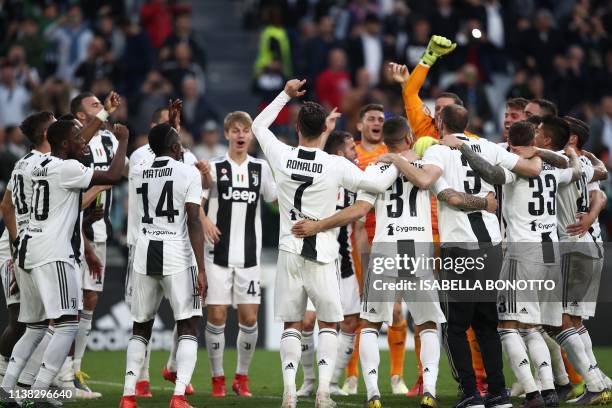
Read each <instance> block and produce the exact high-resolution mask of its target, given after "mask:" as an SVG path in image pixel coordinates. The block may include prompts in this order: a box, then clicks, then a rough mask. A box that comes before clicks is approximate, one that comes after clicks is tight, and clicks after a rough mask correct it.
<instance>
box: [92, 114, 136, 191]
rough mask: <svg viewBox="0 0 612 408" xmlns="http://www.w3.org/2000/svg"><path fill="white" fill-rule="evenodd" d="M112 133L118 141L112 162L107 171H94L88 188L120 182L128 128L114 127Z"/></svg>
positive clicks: (123, 166)
mask: <svg viewBox="0 0 612 408" xmlns="http://www.w3.org/2000/svg"><path fill="white" fill-rule="evenodd" d="M113 133H114V134H115V135H116V136H117V140H119V146H118V147H117V152H116V153H115V157H113V161H112V162H111V164H110V166H109V168H108V170H106V171H95V172H94V174H93V176H92V178H91V182H90V183H89V186H90V187H91V186H95V185H105V184H116V183H117V182H118V181H119V180H121V176H122V175H123V170H124V169H125V154H126V152H127V142H128V137H129V131H128V128H127V127H125V126H123V125H119V124H117V125H115V127H114V129H113Z"/></svg>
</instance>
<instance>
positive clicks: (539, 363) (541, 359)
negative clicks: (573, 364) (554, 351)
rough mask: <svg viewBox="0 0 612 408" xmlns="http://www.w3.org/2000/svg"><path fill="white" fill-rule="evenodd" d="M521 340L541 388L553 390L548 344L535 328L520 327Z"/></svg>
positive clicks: (553, 381)
mask: <svg viewBox="0 0 612 408" xmlns="http://www.w3.org/2000/svg"><path fill="white" fill-rule="evenodd" d="M521 334H523V340H524V341H525V345H526V346H527V350H529V356H530V357H531V361H533V364H534V365H535V367H536V373H537V375H538V377H539V379H540V384H541V389H542V390H554V389H555V380H554V377H553V370H552V363H551V358H550V352H549V351H548V346H546V342H545V341H544V338H543V337H542V334H541V333H540V332H539V331H538V330H537V329H535V328H531V329H522V330H521Z"/></svg>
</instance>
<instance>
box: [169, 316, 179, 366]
mask: <svg viewBox="0 0 612 408" xmlns="http://www.w3.org/2000/svg"><path fill="white" fill-rule="evenodd" d="M177 346H178V332H177V329H176V325H174V330H173V331H172V345H171V346H170V355H169V356H168V361H167V362H166V368H167V369H168V371H170V372H171V373H176V348H177Z"/></svg>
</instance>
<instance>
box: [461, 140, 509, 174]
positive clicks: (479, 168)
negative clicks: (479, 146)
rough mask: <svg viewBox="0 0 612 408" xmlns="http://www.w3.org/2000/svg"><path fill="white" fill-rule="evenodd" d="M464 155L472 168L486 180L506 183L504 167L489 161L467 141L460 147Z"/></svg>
mask: <svg viewBox="0 0 612 408" xmlns="http://www.w3.org/2000/svg"><path fill="white" fill-rule="evenodd" d="M459 151H461V154H462V155H463V157H465V158H466V160H467V161H468V163H469V164H470V167H471V168H472V170H474V171H475V172H476V173H478V175H479V176H480V177H482V179H483V180H484V181H486V182H487V183H490V184H504V183H505V182H506V174H505V173H504V169H502V168H501V167H499V166H494V165H492V164H491V163H489V162H488V161H487V160H486V159H485V158H484V157H482V156H481V155H479V154H478V153H476V152H474V151H473V150H472V149H470V146H469V145H467V144H466V143H464V144H462V145H461V147H460V148H459Z"/></svg>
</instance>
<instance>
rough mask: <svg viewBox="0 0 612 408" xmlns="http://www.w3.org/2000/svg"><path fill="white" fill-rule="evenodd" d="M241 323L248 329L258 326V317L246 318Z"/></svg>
mask: <svg viewBox="0 0 612 408" xmlns="http://www.w3.org/2000/svg"><path fill="white" fill-rule="evenodd" d="M239 323H240V324H241V325H243V326H246V327H253V326H255V325H256V324H257V315H253V316H244V317H243V318H242V319H240V322H239Z"/></svg>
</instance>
